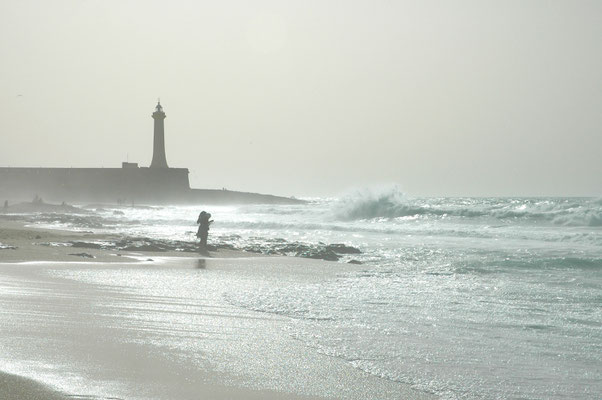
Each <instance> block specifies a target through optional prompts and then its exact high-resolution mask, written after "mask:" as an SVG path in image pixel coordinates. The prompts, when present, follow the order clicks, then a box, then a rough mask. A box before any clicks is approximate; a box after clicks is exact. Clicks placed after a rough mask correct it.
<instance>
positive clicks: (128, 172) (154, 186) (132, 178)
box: [0, 102, 300, 204]
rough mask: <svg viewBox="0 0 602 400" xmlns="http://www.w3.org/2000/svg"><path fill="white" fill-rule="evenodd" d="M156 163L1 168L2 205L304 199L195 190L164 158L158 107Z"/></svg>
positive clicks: (162, 114) (180, 170)
mask: <svg viewBox="0 0 602 400" xmlns="http://www.w3.org/2000/svg"><path fill="white" fill-rule="evenodd" d="M152 117H153V120H154V137H153V139H154V140H153V158H152V161H151V165H150V166H149V167H139V166H138V164H136V163H129V162H124V163H122V166H121V168H13V167H0V200H5V199H6V200H9V201H22V200H31V199H33V198H34V197H36V196H37V197H41V198H42V199H44V200H45V201H51V202H63V201H66V202H106V203H136V204H166V203H170V204H202V203H205V204H207V203H211V204H237V203H243V204H249V203H269V204H292V203H299V202H300V200H297V199H293V198H288V197H279V196H272V195H262V194H257V193H246V192H236V191H230V190H212V189H191V188H190V183H189V181H188V168H170V167H169V166H168V165H167V157H166V154H165V126H164V120H165V117H166V115H165V112H164V111H163V107H162V106H161V103H160V102H159V103H157V106H156V108H155V111H154V112H153V114H152Z"/></svg>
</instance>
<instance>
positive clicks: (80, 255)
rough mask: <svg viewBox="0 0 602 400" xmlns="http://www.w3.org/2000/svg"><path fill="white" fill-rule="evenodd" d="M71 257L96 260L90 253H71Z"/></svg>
mask: <svg viewBox="0 0 602 400" xmlns="http://www.w3.org/2000/svg"><path fill="white" fill-rule="evenodd" d="M69 255H70V256H76V257H83V258H95V257H94V256H93V255H92V254H88V253H70V254H69Z"/></svg>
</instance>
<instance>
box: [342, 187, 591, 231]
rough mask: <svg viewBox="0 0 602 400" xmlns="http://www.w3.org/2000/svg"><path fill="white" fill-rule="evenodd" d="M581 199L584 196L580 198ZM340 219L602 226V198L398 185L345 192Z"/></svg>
mask: <svg viewBox="0 0 602 400" xmlns="http://www.w3.org/2000/svg"><path fill="white" fill-rule="evenodd" d="M581 200H582V199H581ZM332 213H333V215H334V216H335V219H337V220H340V221H353V220H371V219H425V218H439V219H441V218H447V217H456V218H489V219H494V220H509V219H513V220H525V221H531V222H548V223H552V224H555V225H563V226H591V227H598V226H602V201H601V200H600V199H589V200H585V201H578V200H576V199H568V198H532V199H506V198H503V199H501V198H490V199H475V198H428V199H426V198H425V199H421V198H410V197H408V196H406V195H405V194H404V193H403V192H401V191H400V190H399V188H398V187H396V186H394V187H389V188H385V189H379V190H369V189H364V190H360V191H356V192H354V193H352V194H349V195H346V196H343V197H342V198H340V199H339V200H338V202H336V204H335V205H334V207H333V210H332Z"/></svg>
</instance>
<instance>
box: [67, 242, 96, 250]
mask: <svg viewBox="0 0 602 400" xmlns="http://www.w3.org/2000/svg"><path fill="white" fill-rule="evenodd" d="M69 243H71V246H72V247H80V248H83V249H101V248H102V245H100V244H99V243H90V242H69Z"/></svg>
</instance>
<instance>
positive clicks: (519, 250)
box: [36, 188, 602, 399]
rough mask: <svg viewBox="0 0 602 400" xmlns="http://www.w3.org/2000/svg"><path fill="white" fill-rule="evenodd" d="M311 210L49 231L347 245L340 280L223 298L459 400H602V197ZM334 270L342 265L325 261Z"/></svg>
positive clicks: (337, 352) (120, 212)
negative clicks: (200, 227) (202, 225)
mask: <svg viewBox="0 0 602 400" xmlns="http://www.w3.org/2000/svg"><path fill="white" fill-rule="evenodd" d="M309 200H310V201H309V202H308V203H307V204H303V205H247V206H228V207H225V206H211V205H206V206H204V207H136V208H132V207H119V208H117V207H116V208H110V207H104V208H102V209H101V208H98V209H93V210H91V212H90V213H86V214H81V215H49V214H44V215H38V216H37V217H36V220H37V221H38V222H39V223H42V224H44V225H46V226H54V227H62V228H71V229H81V230H92V231H95V232H103V231H105V232H113V233H122V234H127V235H133V236H144V237H152V238H156V239H166V240H174V239H177V240H187V241H193V240H195V237H194V234H195V232H196V225H195V221H196V218H197V216H198V213H199V212H200V211H201V209H205V210H206V211H208V212H211V213H212V215H213V219H214V220H215V223H214V224H213V225H212V228H211V232H210V237H209V242H210V243H220V244H228V245H232V246H234V247H236V248H247V249H254V250H256V251H263V252H265V253H270V252H273V251H274V250H275V249H278V248H279V246H281V245H282V243H290V242H295V243H296V242H299V243H303V244H307V245H310V246H320V245H321V244H324V243H326V244H330V243H345V244H347V245H351V246H355V247H357V248H359V249H360V250H361V251H362V253H361V254H353V255H348V256H344V257H343V258H342V259H341V260H340V261H339V263H345V262H346V261H349V260H350V259H355V260H358V261H361V262H362V263H363V265H361V267H360V268H359V269H358V268H350V269H349V272H348V273H344V274H341V275H339V276H338V277H337V279H335V280H327V281H325V282H324V283H315V282H314V283H304V282H299V283H297V284H294V285H287V286H286V287H283V286H275V287H271V286H270V285H265V284H262V285H257V286H254V285H249V286H247V287H246V289H241V288H237V289H236V290H232V291H231V292H228V291H226V293H225V294H224V295H223V296H224V298H225V300H226V301H227V302H228V303H230V304H231V305H233V306H236V307H239V308H241V309H247V310H252V311H259V312H263V313H270V314H277V315H281V316H284V317H287V318H289V320H290V323H289V325H288V327H287V330H286V334H287V335H290V336H291V337H293V338H295V339H298V340H299V341H301V342H302V343H304V345H306V346H307V348H308V351H312V352H313V351H315V352H319V353H323V354H327V355H329V356H332V357H336V358H339V359H342V360H345V361H346V362H348V363H350V364H351V365H353V366H354V367H356V368H357V369H360V370H363V371H366V372H368V373H370V374H373V375H375V376H379V377H382V378H384V379H387V380H391V381H396V382H402V383H406V384H409V385H411V386H412V387H414V388H416V389H418V390H421V391H426V392H430V393H434V394H437V395H439V396H440V397H441V398H444V399H479V398H483V399H568V398H571V399H600V398H601V397H602V200H600V199H594V198H416V197H408V196H405V195H404V194H402V193H401V192H399V191H398V190H396V189H394V188H392V189H387V190H383V191H368V190H366V191H358V192H355V193H350V194H348V195H346V196H342V197H340V198H330V199H309ZM325 268H328V264H326V265H325Z"/></svg>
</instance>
